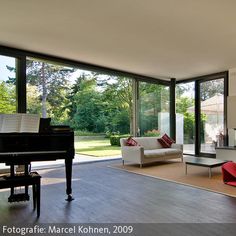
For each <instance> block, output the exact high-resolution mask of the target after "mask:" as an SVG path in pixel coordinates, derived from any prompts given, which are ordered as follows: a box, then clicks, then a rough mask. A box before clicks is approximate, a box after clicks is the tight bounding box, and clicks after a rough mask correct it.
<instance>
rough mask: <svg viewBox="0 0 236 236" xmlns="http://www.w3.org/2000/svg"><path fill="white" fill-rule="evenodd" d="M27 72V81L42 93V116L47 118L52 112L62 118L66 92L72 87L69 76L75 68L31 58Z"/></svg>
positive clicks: (28, 61)
mask: <svg viewBox="0 0 236 236" xmlns="http://www.w3.org/2000/svg"><path fill="white" fill-rule="evenodd" d="M26 72H27V82H28V83H29V84H30V85H31V86H36V88H37V90H38V92H39V94H40V97H39V99H40V101H41V102H42V117H44V118H45V117H47V113H51V114H53V115H54V117H55V119H57V118H60V116H62V115H63V110H64V111H65V107H64V105H65V103H66V102H67V101H66V93H67V92H68V91H69V89H70V87H69V83H68V76H69V75H70V74H71V73H72V72H74V69H73V68H67V67H64V66H60V65H55V64H50V63H47V62H45V61H36V60H34V59H29V60H27V70H26ZM60 113H62V114H60ZM59 120H60V119H59Z"/></svg>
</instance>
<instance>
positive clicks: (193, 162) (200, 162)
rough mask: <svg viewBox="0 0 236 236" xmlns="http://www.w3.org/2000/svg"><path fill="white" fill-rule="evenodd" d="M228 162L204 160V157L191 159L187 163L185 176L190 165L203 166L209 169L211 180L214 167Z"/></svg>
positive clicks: (211, 159)
mask: <svg viewBox="0 0 236 236" xmlns="http://www.w3.org/2000/svg"><path fill="white" fill-rule="evenodd" d="M226 162H227V161H223V160H218V159H213V158H203V157H195V158H191V159H188V160H186V161H185V174H186V175H187V168H188V165H193V166H203V167H208V171H209V178H211V176H212V173H211V169H212V168H214V167H218V166H221V165H223V164H224V163H226Z"/></svg>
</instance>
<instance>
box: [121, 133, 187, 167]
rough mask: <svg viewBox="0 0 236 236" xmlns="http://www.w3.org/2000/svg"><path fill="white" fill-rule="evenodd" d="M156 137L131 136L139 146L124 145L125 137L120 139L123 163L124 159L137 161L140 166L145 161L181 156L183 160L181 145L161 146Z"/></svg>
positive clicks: (150, 161)
mask: <svg viewBox="0 0 236 236" xmlns="http://www.w3.org/2000/svg"><path fill="white" fill-rule="evenodd" d="M157 138H158V137H133V139H134V140H135V141H136V142H137V143H138V145H140V146H126V141H127V138H121V139H120V145H121V154H122V162H123V165H124V163H125V161H128V162H133V163H137V164H139V165H140V167H142V166H143V164H146V163H152V162H158V161H165V160H168V159H176V158H181V161H183V145H182V144H175V143H173V144H172V145H171V147H170V148H163V147H162V146H161V144H160V143H159V142H158V140H157Z"/></svg>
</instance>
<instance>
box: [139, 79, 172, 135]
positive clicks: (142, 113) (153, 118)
mask: <svg viewBox="0 0 236 236" xmlns="http://www.w3.org/2000/svg"><path fill="white" fill-rule="evenodd" d="M138 91H139V127H138V133H139V135H140V136H154V135H156V136H158V135H159V134H160V135H161V134H164V133H167V134H170V104H169V102H170V88H169V86H166V85H161V84H153V83H148V82H139V89H138Z"/></svg>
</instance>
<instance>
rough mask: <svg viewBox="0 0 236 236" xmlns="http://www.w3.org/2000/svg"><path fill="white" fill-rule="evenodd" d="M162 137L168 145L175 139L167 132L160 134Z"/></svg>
mask: <svg viewBox="0 0 236 236" xmlns="http://www.w3.org/2000/svg"><path fill="white" fill-rule="evenodd" d="M162 139H164V140H165V142H166V143H168V144H169V146H171V144H172V143H174V142H175V141H174V140H173V139H172V138H170V137H169V136H168V135H167V134H164V135H163V136H162Z"/></svg>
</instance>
